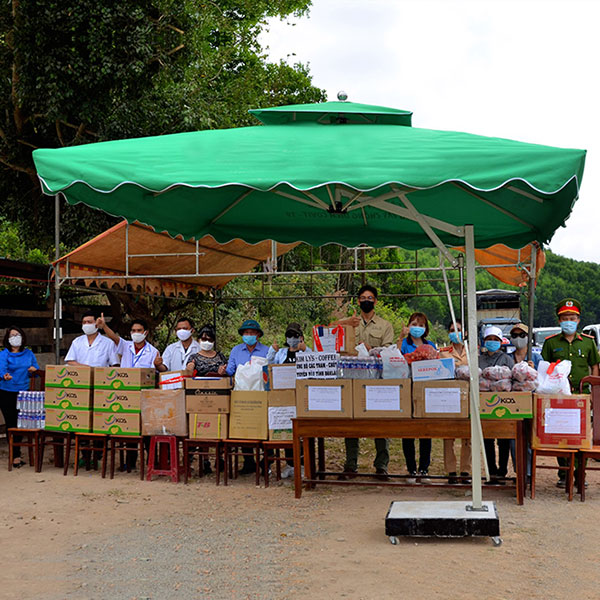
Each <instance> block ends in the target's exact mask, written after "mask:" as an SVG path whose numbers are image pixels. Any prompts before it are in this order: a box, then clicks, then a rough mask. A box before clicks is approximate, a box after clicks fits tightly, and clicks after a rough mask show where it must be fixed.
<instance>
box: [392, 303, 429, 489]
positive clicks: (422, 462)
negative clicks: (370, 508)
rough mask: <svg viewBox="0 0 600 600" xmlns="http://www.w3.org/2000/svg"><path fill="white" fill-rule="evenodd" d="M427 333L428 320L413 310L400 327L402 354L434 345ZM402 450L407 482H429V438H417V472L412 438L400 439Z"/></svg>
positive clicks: (399, 345)
mask: <svg viewBox="0 0 600 600" xmlns="http://www.w3.org/2000/svg"><path fill="white" fill-rule="evenodd" d="M428 334H429V321H428V320H427V317H426V316H425V315H424V314H423V313H421V312H415V313H413V314H412V315H410V317H409V318H408V326H405V327H403V328H402V332H401V334H400V337H399V339H398V347H399V348H400V352H402V354H410V353H411V352H414V351H415V350H416V349H417V348H419V347H420V346H423V345H424V344H429V345H430V346H433V347H434V348H435V347H436V346H435V344H434V343H433V342H430V341H429V340H428V339H427V336H428ZM402 451H403V452H404V459H405V461H406V470H407V471H408V474H409V477H408V478H407V479H406V482H407V483H416V481H417V477H418V478H419V480H420V481H421V483H429V481H431V480H430V479H429V464H430V463H431V439H420V440H419V471H418V473H417V461H416V455H415V440H414V439H412V438H403V439H402Z"/></svg>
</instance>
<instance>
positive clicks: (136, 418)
mask: <svg viewBox="0 0 600 600" xmlns="http://www.w3.org/2000/svg"><path fill="white" fill-rule="evenodd" d="M92 431H93V432H94V433H108V434H110V435H140V432H141V413H140V412H139V411H138V412H137V413H133V412H130V413H125V412H116V413H115V412H112V411H111V410H109V411H103V410H102V411H101V410H94V416H93V419H92Z"/></svg>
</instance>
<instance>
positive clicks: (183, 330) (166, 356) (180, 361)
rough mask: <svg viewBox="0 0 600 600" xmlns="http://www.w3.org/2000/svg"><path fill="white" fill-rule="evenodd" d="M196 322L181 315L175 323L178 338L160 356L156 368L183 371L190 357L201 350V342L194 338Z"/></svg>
mask: <svg viewBox="0 0 600 600" xmlns="http://www.w3.org/2000/svg"><path fill="white" fill-rule="evenodd" d="M193 334H194V323H193V321H192V320H191V319H190V318H189V317H181V319H179V321H177V323H176V324H175V335H176V336H177V338H178V340H177V341H176V342H174V343H173V344H169V345H168V346H167V347H166V348H165V351H164V352H163V355H162V358H160V357H159V358H158V359H157V362H156V363H155V364H156V368H157V369H158V370H159V371H161V372H162V371H183V370H184V369H185V368H186V366H187V364H188V363H189V362H190V357H191V356H192V355H194V354H197V353H198V352H200V344H199V343H198V341H197V340H195V339H194V338H193Z"/></svg>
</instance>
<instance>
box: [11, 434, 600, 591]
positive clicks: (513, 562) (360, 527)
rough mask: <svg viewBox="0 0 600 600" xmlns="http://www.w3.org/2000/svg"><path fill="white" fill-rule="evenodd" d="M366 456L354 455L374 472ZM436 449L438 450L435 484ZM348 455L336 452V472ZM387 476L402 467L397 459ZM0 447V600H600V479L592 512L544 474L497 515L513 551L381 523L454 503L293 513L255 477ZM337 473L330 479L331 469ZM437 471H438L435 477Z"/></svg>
mask: <svg viewBox="0 0 600 600" xmlns="http://www.w3.org/2000/svg"><path fill="white" fill-rule="evenodd" d="M372 448H373V446H372V443H371V442H369V441H364V442H363V443H362V445H361V464H362V466H363V468H365V469H368V464H369V462H370V461H371V460H372ZM439 454H440V448H439V444H436V445H435V446H434V467H437V471H439V464H440V463H441V460H440V459H439ZM340 455H341V447H340V446H339V445H333V446H331V447H330V448H329V453H328V459H329V461H330V462H331V463H333V464H339V463H338V462H337V461H338V460H339V458H340ZM392 456H393V457H394V460H393V462H392V466H393V468H394V470H396V471H397V472H401V469H400V468H399V467H397V465H399V464H402V460H401V459H400V458H398V457H399V456H401V452H400V450H399V448H398V445H397V444H396V443H394V445H393V447H392ZM6 459H7V456H6V444H5V441H4V440H2V441H0V464H1V465H2V469H1V470H0V500H1V502H2V512H1V517H0V548H2V565H3V568H2V570H1V573H0V590H2V591H1V592H0V595H1V597H2V598H5V599H7V600H8V599H19V600H22V599H27V598H43V599H49V600H62V599H84V598H94V599H104V598H111V599H137V600H142V599H147V598H152V599H157V598H158V599H163V598H176V599H177V598H182V599H183V598H185V599H187V598H194V599H195V598H199V599H204V598H206V599H208V598H210V599H216V600H220V599H233V600H237V599H252V600H254V599H269V600H270V599H287V598H297V597H299V596H302V597H304V598H309V599H312V598H349V599H358V600H360V599H371V598H378V599H380V598H382V599H387V598H390V599H391V598H398V597H408V598H414V599H420V598H428V599H430V598H461V599H462V598H465V599H470V598H473V599H475V598H486V599H487V598H489V599H505V598H539V599H559V598H560V599H562V598H571V597H576V598H578V599H587V598H590V599H592V598H594V599H597V598H598V597H600V592H599V591H598V580H599V575H600V569H599V566H598V556H599V553H598V539H599V535H600V520H599V519H598V518H597V514H598V510H599V509H600V472H591V473H590V474H589V488H588V491H587V497H586V502H585V503H581V502H580V501H579V499H578V497H576V498H575V500H574V501H573V502H571V503H569V502H567V498H566V495H565V493H564V491H562V490H559V489H557V488H556V487H555V485H554V484H555V480H556V474H555V473H554V472H553V471H538V490H537V497H536V499H535V501H531V500H529V499H527V500H526V501H525V505H524V506H517V505H516V502H515V499H514V497H513V494H512V492H510V491H509V490H504V491H503V490H500V489H489V488H486V489H485V490H484V498H485V499H490V500H495V501H496V502H497V506H498V512H499V514H500V519H501V533H502V538H503V540H504V543H503V545H502V546H500V547H494V546H493V545H492V543H491V541H490V540H489V539H460V540H441V539H415V538H412V539H402V540H401V541H400V543H399V544H398V545H396V546H393V545H391V544H390V543H389V540H388V538H387V537H386V536H385V533H384V519H385V515H386V512H387V510H388V508H389V505H390V502H392V501H393V500H431V499H435V500H441V501H443V500H456V499H465V494H464V492H462V491H458V490H446V491H444V490H432V489H426V488H423V489H389V488H388V489H386V488H383V487H371V488H366V487H341V486H337V487H336V486H323V487H318V488H317V489H316V490H314V491H310V492H304V494H303V496H302V498H301V499H300V500H296V499H295V498H294V494H293V488H292V485H291V482H290V481H289V480H286V481H282V482H280V483H279V484H274V485H272V486H271V487H269V488H268V489H264V488H263V487H261V488H256V487H255V486H254V484H253V478H252V477H247V476H246V477H240V478H239V479H238V480H236V481H234V482H233V484H232V485H231V486H229V487H227V488H225V487H222V486H221V487H216V486H215V485H214V484H215V481H214V476H208V477H205V478H202V479H198V478H193V479H192V480H191V482H190V484H189V485H187V486H186V485H184V484H183V483H180V484H173V483H170V482H168V481H166V480H159V481H154V482H151V483H150V482H145V481H143V482H142V481H140V480H139V478H138V477H137V476H136V474H135V473H132V474H126V473H119V474H116V475H115V479H114V480H112V481H111V480H110V479H108V478H107V479H102V478H101V477H100V474H99V473H98V472H93V471H90V472H86V471H85V470H83V471H80V475H79V476H78V477H74V476H73V474H72V470H71V471H70V472H69V474H68V476H67V477H63V475H62V471H61V470H59V469H55V468H54V467H52V466H50V464H48V463H47V464H46V465H44V469H43V471H42V472H41V473H35V472H34V471H33V469H32V468H30V467H23V468H21V469H18V470H16V471H13V472H11V473H9V472H8V471H7V470H6V464H7V462H6ZM332 466H333V465H332ZM432 471H434V472H435V471H436V468H433V469H432Z"/></svg>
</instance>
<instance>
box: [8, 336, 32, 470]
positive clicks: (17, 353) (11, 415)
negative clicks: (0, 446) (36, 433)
mask: <svg viewBox="0 0 600 600" xmlns="http://www.w3.org/2000/svg"><path fill="white" fill-rule="evenodd" d="M38 369H39V367H38V363H37V360H36V359H35V356H34V354H33V352H32V351H31V350H30V349H29V348H26V347H25V332H24V331H23V330H22V329H21V328H20V327H16V326H13V327H9V328H8V329H7V330H6V333H5V334H4V348H3V350H2V351H1V352H0V410H1V411H2V415H3V416H4V422H5V423H6V427H7V429H8V428H9V427H16V426H17V417H18V414H17V396H18V395H19V392H23V391H26V390H28V389H29V378H30V377H31V376H32V375H33V373H35V372H36V371H37V370H38ZM21 439H22V437H21V436H15V442H17V443H18V442H20V441H21ZM24 464H25V463H24V462H23V461H22V460H21V448H20V446H15V448H14V456H13V467H15V468H17V469H18V468H20V467H21V466H23V465H24Z"/></svg>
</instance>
